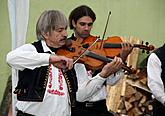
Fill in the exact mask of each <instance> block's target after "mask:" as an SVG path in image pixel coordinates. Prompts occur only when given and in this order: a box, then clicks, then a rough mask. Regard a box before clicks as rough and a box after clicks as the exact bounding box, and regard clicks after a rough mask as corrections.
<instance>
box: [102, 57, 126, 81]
mask: <svg viewBox="0 0 165 116" xmlns="http://www.w3.org/2000/svg"><path fill="white" fill-rule="evenodd" d="M122 66H123V62H122V59H121V58H119V57H115V58H114V59H113V60H112V62H110V63H107V64H106V65H105V66H104V67H103V69H102V71H101V72H100V76H101V77H103V78H107V77H108V76H110V75H112V74H114V73H116V72H117V71H119V70H120V69H121V68H122Z"/></svg>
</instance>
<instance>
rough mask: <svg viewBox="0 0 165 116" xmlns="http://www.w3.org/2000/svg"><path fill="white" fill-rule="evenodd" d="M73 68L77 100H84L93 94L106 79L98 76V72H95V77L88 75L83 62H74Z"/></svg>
mask: <svg viewBox="0 0 165 116" xmlns="http://www.w3.org/2000/svg"><path fill="white" fill-rule="evenodd" d="M75 70H76V74H77V80H78V91H77V99H78V101H84V100H85V99H87V98H89V97H91V96H92V95H94V93H96V92H97V91H98V90H99V89H101V88H102V86H103V83H104V82H105V80H106V79H105V78H102V77H100V76H99V74H97V75H96V76H95V77H91V76H89V75H88V74H87V71H86V68H85V66H84V65H83V64H76V65H75Z"/></svg>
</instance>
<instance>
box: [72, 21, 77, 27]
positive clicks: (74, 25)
mask: <svg viewBox="0 0 165 116" xmlns="http://www.w3.org/2000/svg"><path fill="white" fill-rule="evenodd" d="M72 25H73V27H74V28H75V27H76V23H75V22H74V20H72Z"/></svg>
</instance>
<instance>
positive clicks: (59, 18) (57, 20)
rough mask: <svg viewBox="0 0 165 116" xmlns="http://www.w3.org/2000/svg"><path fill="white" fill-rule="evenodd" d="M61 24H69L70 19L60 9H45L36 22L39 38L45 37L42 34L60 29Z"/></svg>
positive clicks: (65, 25)
mask: <svg viewBox="0 0 165 116" xmlns="http://www.w3.org/2000/svg"><path fill="white" fill-rule="evenodd" d="M59 26H64V27H67V26H68V21H67V18H66V17H65V15H64V14H63V13H62V12H60V11H58V10H48V11H44V12H43V13H42V14H41V16H40V17H39V19H38V21H37V24H36V35H37V39H38V40H41V39H44V38H43V35H42V34H45V33H47V32H49V33H50V34H51V32H52V31H54V30H56V29H58V28H59Z"/></svg>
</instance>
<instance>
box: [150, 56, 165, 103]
mask: <svg viewBox="0 0 165 116" xmlns="http://www.w3.org/2000/svg"><path fill="white" fill-rule="evenodd" d="M161 72H162V69H161V62H160V60H159V58H158V57H157V56H156V54H155V53H152V54H151V55H150V56H149V58H148V62H147V74H148V86H149V88H150V90H151V92H152V94H153V95H154V97H155V98H156V99H157V100H158V101H160V102H161V103H162V104H163V103H164V102H165V92H164V85H163V82H162V79H161Z"/></svg>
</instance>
